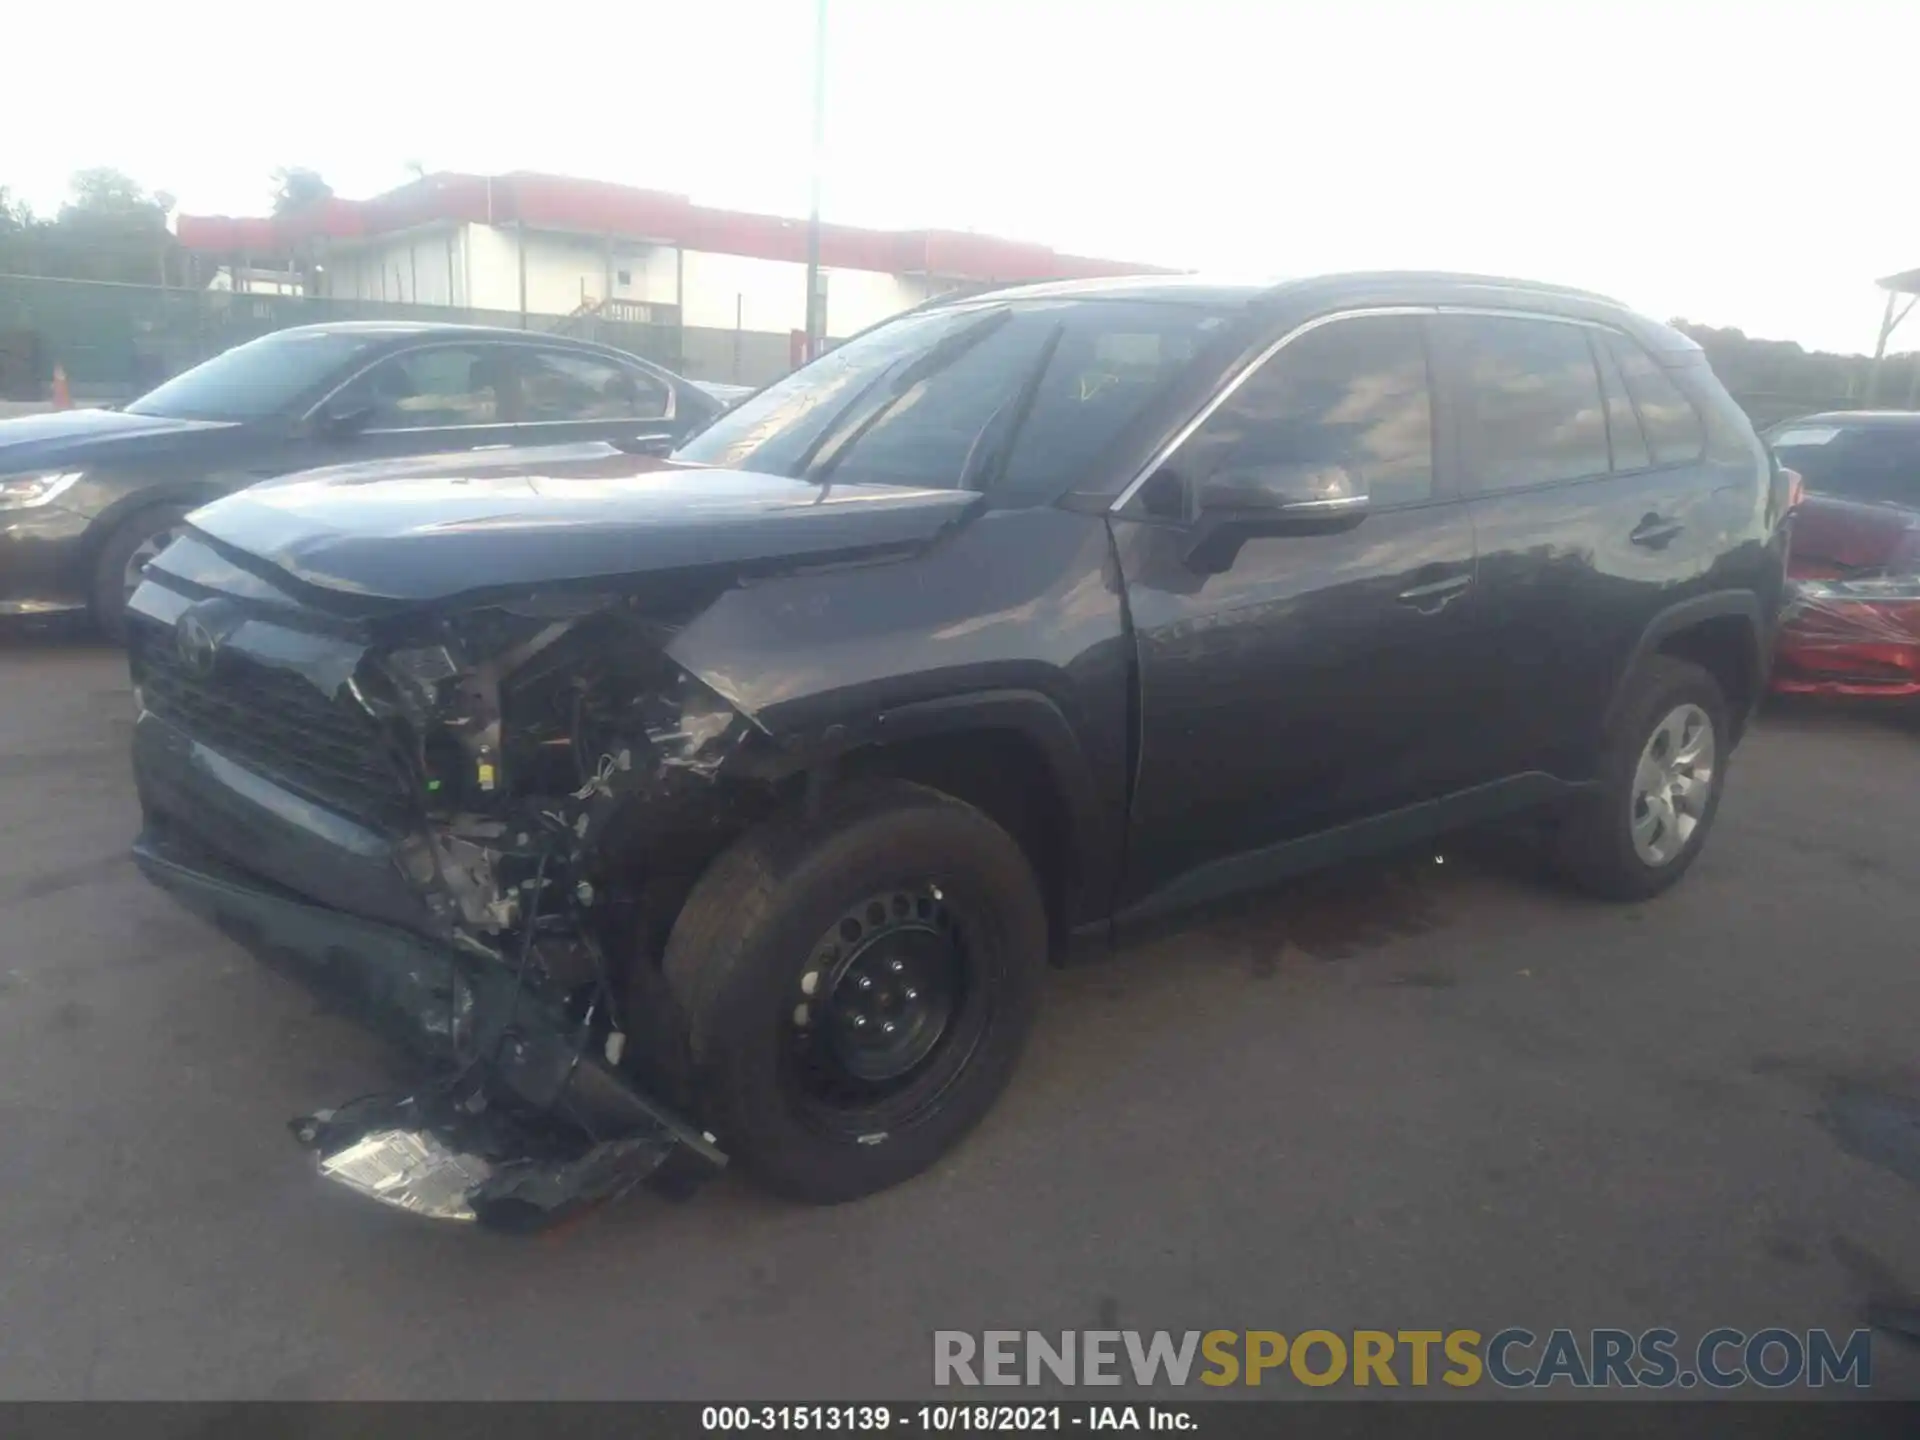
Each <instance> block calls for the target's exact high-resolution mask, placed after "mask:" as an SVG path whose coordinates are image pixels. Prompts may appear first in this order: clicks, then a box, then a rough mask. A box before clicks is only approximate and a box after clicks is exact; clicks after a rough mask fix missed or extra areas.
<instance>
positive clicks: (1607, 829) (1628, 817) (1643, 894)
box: [1558, 655, 1733, 900]
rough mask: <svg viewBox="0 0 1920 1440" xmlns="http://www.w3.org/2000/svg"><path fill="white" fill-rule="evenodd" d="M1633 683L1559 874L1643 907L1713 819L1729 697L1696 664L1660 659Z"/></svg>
mask: <svg viewBox="0 0 1920 1440" xmlns="http://www.w3.org/2000/svg"><path fill="white" fill-rule="evenodd" d="M1630 684H1631V687H1632V688H1631V689H1630V690H1629V692H1628V694H1627V695H1626V697H1625V699H1624V701H1623V703H1622V704H1621V707H1620V711H1619V715H1618V717H1617V719H1616V720H1615V723H1614V725H1613V726H1612V728H1611V730H1610V731H1609V733H1608V736H1607V741H1606V749H1605V752H1604V754H1603V755H1602V757H1601V764H1600V774H1599V784H1598V787H1597V788H1596V790H1595V792H1594V793H1593V794H1592V795H1591V796H1589V797H1587V798H1586V799H1583V800H1582V801H1581V802H1579V804H1578V805H1577V806H1576V808H1575V809H1574V810H1573V811H1572V812H1571V813H1570V814H1569V815H1568V816H1567V817H1566V819H1565V822H1564V824H1563V826H1562V829H1561V832H1560V836H1559V846H1558V850H1559V854H1558V859H1559V862H1560V868H1561V870H1562V872H1563V873H1564V874H1565V875H1566V876H1567V878H1568V879H1570V880H1571V881H1573V883H1574V884H1576V885H1578V886H1579V887H1580V888H1581V889H1583V890H1585V891H1587V892H1588V893H1589V894H1592V895H1597V896H1599V897H1600V898H1602V899H1607V900H1644V899H1647V898H1649V897H1651V896H1654V895H1658V894H1659V893H1660V892H1661V891H1663V890H1665V889H1667V888H1669V887H1670V886H1672V885H1673V884H1675V883H1676V882H1677V881H1678V880H1679V879H1680V877H1681V876H1682V875H1684V874H1686V872H1687V869H1688V868H1689V867H1690V866H1691V865H1692V864H1693V862H1694V860H1695V859H1696V858H1697V857H1698V856H1699V854H1700V847H1701V846H1702V845H1704V844H1705V843H1706V838H1707V833H1708V831H1710V830H1711V829H1712V828H1713V821H1714V817H1715V816H1716V815H1718V813H1719V810H1720V794H1721V791H1722V789H1723V788H1724V787H1725V784H1726V777H1727V760H1728V759H1729V756H1730V752H1731V750H1732V748H1733V747H1732V743H1731V731H1730V729H1729V727H1728V723H1727V702H1726V697H1725V696H1724V695H1723V694H1722V693H1721V690H1720V686H1719V683H1718V682H1717V681H1716V680H1715V679H1714V678H1713V676H1712V675H1710V674H1708V673H1707V672H1706V671H1705V670H1703V669H1701V668H1700V667H1699V666H1698V665H1693V664H1689V663H1688V662H1687V661H1684V660H1676V659H1673V658H1672V657H1670V656H1666V655H1656V656H1653V657H1652V658H1650V659H1649V660H1647V661H1646V662H1645V663H1644V665H1643V666H1642V668H1641V670H1640V672H1639V674H1638V675H1637V676H1636V677H1635V678H1634V679H1633V680H1632V681H1631V682H1630Z"/></svg>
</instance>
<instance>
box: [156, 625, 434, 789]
mask: <svg viewBox="0 0 1920 1440" xmlns="http://www.w3.org/2000/svg"><path fill="white" fill-rule="evenodd" d="M131 638H132V641H133V649H134V669H135V675H136V678H137V679H138V681H139V683H140V691H141V699H142V703H143V704H144V706H145V708H146V709H148V710H150V711H152V712H153V713H154V714H155V715H157V716H159V717H160V718H161V719H162V720H165V721H167V722H168V723H169V724H171V725H173V726H175V727H177V728H178V729H180V730H182V731H184V732H185V733H186V734H188V735H190V736H192V737H193V738H194V739H195V740H197V741H199V742H200V743H201V744H203V745H205V746H206V747H207V748H208V749H210V750H213V751H215V752H217V753H218V754H221V755H224V756H225V757H227V758H228V759H229V760H235V761H238V762H239V763H240V764H242V765H245V766H246V767H247V768H248V769H250V770H256V771H258V772H260V773H261V774H263V775H267V776H269V777H271V778H272V779H275V780H278V781H280V782H281V783H282V784H284V785H286V786H287V787H288V788H289V789H292V790H297V791H299V792H301V793H302V794H304V795H306V796H308V797H310V798H311V799H314V800H318V801H319V802H320V803H322V804H323V805H326V806H327V807H328V808H329V809H332V810H336V811H338V812H339V813H341V814H343V815H348V816H351V817H353V818H355V819H358V820H363V821H366V822H369V823H371V824H375V825H382V826H384V825H388V824H391V823H392V822H393V821H395V820H396V819H397V818H398V817H399V815H400V814H401V813H402V812H403V810H404V806H405V796H406V793H407V791H406V786H405V782H404V780H403V778H402V775H401V771H400V769H399V767H398V765H397V764H395V763H394V761H393V759H392V756H391V752H390V751H389V748H388V745H387V742H386V740H385V738H384V737H383V736H382V735H381V733H380V727H379V726H378V724H377V723H376V722H375V721H374V719H373V717H372V716H370V715H368V714H367V713H366V712H365V711H364V710H362V709H360V707H359V706H358V705H356V704H355V703H354V702H353V700H352V699H351V698H350V697H336V698H332V699H329V698H328V697H327V696H326V695H324V694H322V693H321V691H320V689H319V687H317V686H316V685H314V684H313V683H312V682H311V681H309V680H307V679H305V678H304V677H302V676H300V675H296V674H294V673H292V672H290V671H285V670H274V669H270V668H268V667H267V666H265V665H260V664H257V663H255V662H254V661H252V660H249V659H247V658H246V657H245V656H243V655H237V654H233V653H230V652H229V653H223V654H221V656H220V658H219V664H218V665H217V667H216V668H215V670H214V673H213V674H212V675H210V676H206V677H202V676H198V675H195V674H193V673H192V672H190V671H188V670H187V669H186V668H185V667H184V666H183V665H182V664H181V661H180V656H179V653H178V651H177V650H176V649H175V646H174V642H173V636H172V635H171V634H169V633H168V632H166V631H164V630H156V629H152V628H149V627H146V626H142V627H140V629H139V631H138V633H137V634H136V635H134V636H133V637H131Z"/></svg>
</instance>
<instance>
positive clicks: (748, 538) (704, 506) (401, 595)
mask: <svg viewBox="0 0 1920 1440" xmlns="http://www.w3.org/2000/svg"><path fill="white" fill-rule="evenodd" d="M980 504H981V497H980V496H979V495H977V494H972V493H969V492H964V491H955V490H927V489H920V488H913V487H907V486H892V485H814V484H808V483H806V482H803V481H798V480H789V479H785V478H783V477H781V476H777V475H762V474H757V473H753V472H749V471H738V470H714V469H704V468H700V467H696V466H688V465H680V464H676V463H674V462H671V461H663V460H651V459H646V458H643V457H639V456H633V455H628V454H625V453H623V452H620V451H616V450H613V449H612V448H611V447H580V448H576V449H574V450H572V451H568V452H564V453H556V452H553V451H546V452H521V453H520V455H519V456H517V457H516V456H515V455H513V454H511V453H509V452H496V453H494V454H491V455H488V456H485V457H449V458H445V459H441V460H439V461H435V462H430V463H427V464H421V463H419V462H415V463H413V464H412V465H408V464H405V463H404V462H403V463H402V464H401V465H400V466H396V467H392V468H389V467H385V466H382V465H378V464H374V465H364V466H356V467H351V468H343V469H339V470H334V471H325V472H312V473H310V474H308V475H306V476H303V477H295V478H294V479H292V480H282V481H276V482H274V483H271V484H268V485H262V486H257V487H255V488H253V489H251V490H243V491H240V492H239V493H237V494H234V495H229V496H227V497H226V498H225V499H222V500H217V501H215V502H214V503H213V504H211V505H209V506H206V507H205V508H204V509H201V510H197V511H195V512H194V513H193V515H192V517H191V519H190V523H191V525H192V526H193V528H194V529H196V530H198V531H200V532H201V533H202V534H204V535H206V536H208V537H209V538H211V539H212V540H214V541H216V542H218V543H219V544H221V545H223V546H226V547H230V548H231V549H233V550H236V551H240V552H243V553H245V554H247V555H250V556H253V557H256V558H258V559H260V560H264V561H266V562H268V563H269V564H271V565H273V566H275V567H277V568H278V569H280V570H282V571H284V572H285V573H286V574H288V575H290V576H292V577H293V578H294V579H296V580H299V581H301V582H303V583H305V584H308V585H313V586H318V587H321V588H324V589H328V590H335V591H341V592H345V593H347V594H352V595H358V596H366V597H370V598H376V599H384V600H403V601H429V600H438V599H443V598H448V597H451V596H454V595H460V594H464V593H467V592H472V591H491V590H497V589H502V588H510V587H513V586H524V585H541V584H552V583H557V582H563V581H570V580H593V579H614V580H617V579H620V578H623V577H629V576H640V575H646V574H652V573H656V572H662V571H673V570H686V569H697V568H704V567H708V566H714V565H728V564H738V565H745V564H752V563H755V562H765V561H780V560H787V559H792V560H795V561H801V562H805V561H811V560H827V559H835V558H852V557H855V556H858V555H861V554H866V553H872V552H874V551H883V550H888V549H897V548H903V547H908V546H913V545H918V544H923V543H925V542H926V541H929V540H931V539H933V538H934V537H935V536H936V535H938V534H939V533H940V532H941V531H942V530H943V529H945V528H946V527H947V526H949V525H951V524H953V523H955V522H957V521H958V520H960V519H961V518H962V517H964V516H966V515H968V514H969V513H970V512H972V511H973V510H975V509H977V508H978V507H979V505H980Z"/></svg>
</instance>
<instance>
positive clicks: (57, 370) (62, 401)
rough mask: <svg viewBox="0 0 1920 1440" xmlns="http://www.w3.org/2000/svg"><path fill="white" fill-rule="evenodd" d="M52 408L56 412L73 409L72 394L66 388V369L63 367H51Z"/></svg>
mask: <svg viewBox="0 0 1920 1440" xmlns="http://www.w3.org/2000/svg"><path fill="white" fill-rule="evenodd" d="M53 408H54V409H56V410H71V409H72V408H73V392H72V391H71V390H69V389H68V388H67V368H66V366H64V365H56V366H54V367H53Z"/></svg>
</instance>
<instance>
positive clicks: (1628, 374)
mask: <svg viewBox="0 0 1920 1440" xmlns="http://www.w3.org/2000/svg"><path fill="white" fill-rule="evenodd" d="M1606 343H1607V347H1608V348H1609V349H1610V350H1611V351H1612V352H1613V358H1614V361H1615V363H1617V364H1618V365H1619V367H1620V373H1621V375H1622V376H1623V377H1624V378H1625V379H1626V382H1627V394H1628V395H1629V396H1631V397H1632V399H1633V407H1634V409H1636V410H1637V411H1639V412H1640V426H1641V428H1642V429H1643V430H1645V431H1646V435H1647V448H1648V449H1649V450H1651V451H1652V452H1653V463H1654V464H1656V465H1686V464H1690V463H1691V462H1693V461H1695V460H1698V459H1699V458H1700V456H1701V453H1702V452H1703V451H1704V450H1705V449H1706V445H1707V432H1706V427H1705V426H1704V425H1702V424H1701V423H1700V415H1699V412H1697V411H1696V410H1695V409H1694V408H1693V404H1692V402H1690V401H1689V400H1688V399H1687V397H1686V396H1685V395H1683V394H1681V393H1680V387H1679V386H1677V385H1675V384H1674V383H1673V381H1672V380H1670V379H1668V378H1667V374H1666V372H1665V371H1663V370H1662V369H1661V368H1660V367H1659V366H1658V365H1656V364H1654V363H1653V357H1652V356H1651V355H1649V354H1647V352H1646V351H1644V350H1642V349H1641V348H1640V347H1639V346H1638V345H1636V344H1635V343H1634V342H1633V341H1631V340H1629V339H1628V338H1627V337H1626V336H1624V335H1616V334H1614V333H1613V332H1612V331H1608V332H1607V335H1606Z"/></svg>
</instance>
